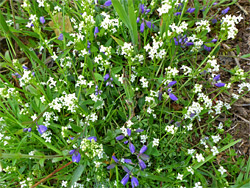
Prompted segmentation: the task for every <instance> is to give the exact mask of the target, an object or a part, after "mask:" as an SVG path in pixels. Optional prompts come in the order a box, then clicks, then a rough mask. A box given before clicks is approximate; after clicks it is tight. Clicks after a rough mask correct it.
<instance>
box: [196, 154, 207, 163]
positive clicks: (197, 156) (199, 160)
mask: <svg viewBox="0 0 250 188" xmlns="http://www.w3.org/2000/svg"><path fill="white" fill-rule="evenodd" d="M195 157H196V159H197V161H198V162H201V161H205V158H204V157H203V156H202V154H201V153H200V154H198V153H196V155H195Z"/></svg>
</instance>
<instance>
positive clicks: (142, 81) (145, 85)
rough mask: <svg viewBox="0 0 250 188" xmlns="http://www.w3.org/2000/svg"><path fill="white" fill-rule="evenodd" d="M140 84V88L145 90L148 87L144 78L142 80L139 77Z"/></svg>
mask: <svg viewBox="0 0 250 188" xmlns="http://www.w3.org/2000/svg"><path fill="white" fill-rule="evenodd" d="M140 82H141V84H142V88H147V87H148V81H147V79H146V78H144V76H143V77H141V79H140Z"/></svg>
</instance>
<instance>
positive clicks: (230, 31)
mask: <svg viewBox="0 0 250 188" xmlns="http://www.w3.org/2000/svg"><path fill="white" fill-rule="evenodd" d="M242 19H243V17H242V16H241V15H239V16H235V15H233V16H231V15H226V16H225V17H222V24H221V30H223V31H224V30H225V31H227V39H230V38H231V39H234V38H235V36H236V34H237V32H238V29H237V28H236V24H238V23H239V22H240V21H241V20H242Z"/></svg>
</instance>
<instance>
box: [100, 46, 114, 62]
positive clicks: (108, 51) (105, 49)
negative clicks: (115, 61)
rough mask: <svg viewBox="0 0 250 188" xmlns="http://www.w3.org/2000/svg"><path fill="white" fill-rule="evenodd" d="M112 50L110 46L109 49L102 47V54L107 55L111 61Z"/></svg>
mask: <svg viewBox="0 0 250 188" xmlns="http://www.w3.org/2000/svg"><path fill="white" fill-rule="evenodd" d="M111 49H112V47H111V46H109V47H105V46H103V45H101V46H100V52H103V53H105V55H106V56H107V57H108V58H109V59H111Z"/></svg>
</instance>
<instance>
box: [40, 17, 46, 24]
mask: <svg viewBox="0 0 250 188" xmlns="http://www.w3.org/2000/svg"><path fill="white" fill-rule="evenodd" d="M39 20H40V22H41V24H44V23H45V19H44V17H43V16H41V17H40V18H39Z"/></svg>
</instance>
